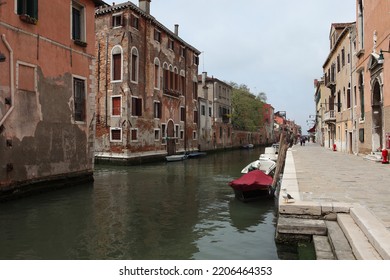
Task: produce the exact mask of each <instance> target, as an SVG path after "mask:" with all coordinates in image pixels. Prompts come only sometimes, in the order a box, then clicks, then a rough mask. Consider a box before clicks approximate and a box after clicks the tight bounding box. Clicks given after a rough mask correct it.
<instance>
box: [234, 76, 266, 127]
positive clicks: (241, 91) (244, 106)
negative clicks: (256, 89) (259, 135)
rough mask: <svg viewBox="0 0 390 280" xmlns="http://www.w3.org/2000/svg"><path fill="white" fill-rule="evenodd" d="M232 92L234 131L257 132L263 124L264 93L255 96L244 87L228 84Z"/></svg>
mask: <svg viewBox="0 0 390 280" xmlns="http://www.w3.org/2000/svg"><path fill="white" fill-rule="evenodd" d="M230 85H231V86H232V87H233V92H232V124H233V127H234V128H235V129H238V130H245V131H257V130H258V129H259V128H260V127H262V125H263V123H264V114H263V105H264V103H265V101H266V100H267V96H266V94H265V93H263V92H262V93H259V94H258V95H257V96H256V95H254V94H253V93H251V92H250V89H249V88H248V86H246V85H243V84H241V85H238V84H237V83H234V82H230Z"/></svg>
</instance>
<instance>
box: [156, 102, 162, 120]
mask: <svg viewBox="0 0 390 280" xmlns="http://www.w3.org/2000/svg"><path fill="white" fill-rule="evenodd" d="M154 118H155V119H161V103H160V102H154Z"/></svg>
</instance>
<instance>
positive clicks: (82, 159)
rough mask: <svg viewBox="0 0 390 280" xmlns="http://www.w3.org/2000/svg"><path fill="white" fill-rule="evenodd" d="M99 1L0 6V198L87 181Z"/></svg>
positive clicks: (20, 1) (19, 0) (41, 0)
mask: <svg viewBox="0 0 390 280" xmlns="http://www.w3.org/2000/svg"><path fill="white" fill-rule="evenodd" d="M102 3H103V2H102V1H97V0H96V1H92V0H68V1H63V0H28V1H27V0H11V1H6V2H4V1H3V2H2V3H0V36H1V38H0V73H1V75H0V97H1V98H0V155H1V156H0V192H1V193H2V194H7V195H8V194H12V193H16V192H18V193H21V192H23V191H27V189H28V190H33V189H34V183H40V182H46V181H54V180H61V179H69V178H75V179H76V178H77V179H83V180H92V174H93V145H94V120H95V119H94V107H93V103H94V100H95V96H94V95H95V79H94V75H93V74H94V73H93V69H94V50H95V31H94V11H95V6H97V5H101V4H102ZM27 185H28V186H29V188H27V187H26V186H27ZM35 186H36V185H35Z"/></svg>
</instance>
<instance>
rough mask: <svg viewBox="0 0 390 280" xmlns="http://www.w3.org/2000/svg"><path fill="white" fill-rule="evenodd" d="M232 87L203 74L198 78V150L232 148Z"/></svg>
mask: <svg viewBox="0 0 390 280" xmlns="http://www.w3.org/2000/svg"><path fill="white" fill-rule="evenodd" d="M232 90H233V89H232V87H231V86H230V85H228V84H226V83H225V82H222V81H220V80H218V79H217V78H214V77H208V76H207V73H206V72H204V73H202V75H199V76H198V100H199V109H200V114H199V148H200V149H201V150H214V149H224V148H231V147H232V124H231V112H232V104H231V102H232Z"/></svg>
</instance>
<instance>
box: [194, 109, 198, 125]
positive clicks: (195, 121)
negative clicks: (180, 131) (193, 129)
mask: <svg viewBox="0 0 390 280" xmlns="http://www.w3.org/2000/svg"><path fill="white" fill-rule="evenodd" d="M194 123H198V111H194Z"/></svg>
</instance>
